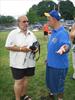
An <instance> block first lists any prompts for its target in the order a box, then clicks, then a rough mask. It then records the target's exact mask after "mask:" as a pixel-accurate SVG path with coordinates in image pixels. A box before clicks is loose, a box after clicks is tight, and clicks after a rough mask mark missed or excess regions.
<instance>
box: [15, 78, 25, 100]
mask: <svg viewBox="0 0 75 100" xmlns="http://www.w3.org/2000/svg"><path fill="white" fill-rule="evenodd" d="M24 81H25V79H24V78H23V79H20V80H15V84H14V92H15V96H16V100H20V97H21V95H22V92H23V89H24Z"/></svg>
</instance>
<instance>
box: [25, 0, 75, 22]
mask: <svg viewBox="0 0 75 100" xmlns="http://www.w3.org/2000/svg"><path fill="white" fill-rule="evenodd" d="M52 9H56V10H59V11H60V13H61V16H62V18H63V19H64V20H73V19H74V18H75V7H74V5H73V3H72V2H71V1H69V0H67V1H60V2H59V4H58V5H57V4H56V3H54V2H53V1H50V0H43V1H42V2H40V3H39V4H38V5H33V6H32V7H31V8H30V9H29V12H28V13H27V16H28V18H29V21H30V23H36V22H40V21H41V22H42V21H45V20H46V17H45V16H44V12H49V11H51V10H52Z"/></svg>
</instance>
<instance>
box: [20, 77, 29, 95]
mask: <svg viewBox="0 0 75 100" xmlns="http://www.w3.org/2000/svg"><path fill="white" fill-rule="evenodd" d="M27 87H28V78H27V77H25V78H24V84H23V90H22V93H21V96H24V95H25V94H26V93H27Z"/></svg>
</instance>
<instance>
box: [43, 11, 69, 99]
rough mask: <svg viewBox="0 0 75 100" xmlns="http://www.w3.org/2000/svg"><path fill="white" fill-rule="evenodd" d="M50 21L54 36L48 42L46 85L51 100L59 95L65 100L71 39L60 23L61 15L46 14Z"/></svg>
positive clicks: (52, 12) (55, 13)
mask: <svg viewBox="0 0 75 100" xmlns="http://www.w3.org/2000/svg"><path fill="white" fill-rule="evenodd" d="M44 14H45V16H47V19H48V25H50V27H52V29H53V30H52V34H51V36H50V38H49V40H48V53H47V67H46V83H47V87H48V89H49V90H50V93H49V97H50V100H54V96H55V95H57V97H58V100H63V94H64V81H65V78H66V74H67V71H68V66H69V64H68V51H69V50H70V38H69V34H68V32H67V31H66V30H65V28H64V27H63V26H62V25H61V23H60V21H59V20H60V18H61V15H60V13H59V12H58V11H56V10H52V11H50V12H49V13H44Z"/></svg>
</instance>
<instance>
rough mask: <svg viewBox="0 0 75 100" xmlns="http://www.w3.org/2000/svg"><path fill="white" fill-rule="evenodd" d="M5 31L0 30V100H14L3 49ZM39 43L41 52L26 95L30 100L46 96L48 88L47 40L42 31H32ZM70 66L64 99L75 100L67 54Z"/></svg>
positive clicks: (6, 59) (7, 58)
mask: <svg viewBox="0 0 75 100" xmlns="http://www.w3.org/2000/svg"><path fill="white" fill-rule="evenodd" d="M8 33H9V31H7V32H0V100H14V99H13V98H14V91H13V83H14V80H13V78H12V75H11V70H10V67H9V56H8V51H7V50H6V49H5V47H4V45H5V40H6V37H7V35H8ZM34 33H35V35H36V36H37V38H38V40H39V42H40V44H41V54H40V59H39V61H37V62H36V72H35V76H33V77H31V78H30V80H29V87H28V95H30V96H32V100H41V99H40V97H41V96H47V95H48V90H47V87H46V84H45V68H46V67H45V62H44V61H45V59H46V54H47V40H45V39H44V38H43V32H42V31H39V32H34ZM69 60H70V67H69V71H68V74H67V77H66V82H65V94H64V100H75V81H74V80H71V79H70V77H71V76H72V73H73V69H72V57H71V52H70V54H69Z"/></svg>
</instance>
